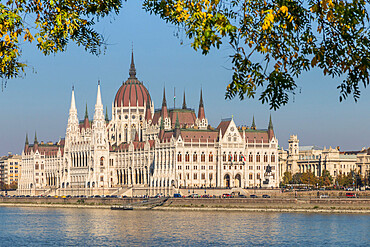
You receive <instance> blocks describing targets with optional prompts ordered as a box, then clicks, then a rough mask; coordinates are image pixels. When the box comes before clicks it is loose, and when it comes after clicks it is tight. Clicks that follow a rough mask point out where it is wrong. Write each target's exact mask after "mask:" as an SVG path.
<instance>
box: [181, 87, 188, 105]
mask: <svg viewBox="0 0 370 247" xmlns="http://www.w3.org/2000/svg"><path fill="white" fill-rule="evenodd" d="M186 108H187V107H186V100H185V90H184V101H183V102H182V109H186Z"/></svg>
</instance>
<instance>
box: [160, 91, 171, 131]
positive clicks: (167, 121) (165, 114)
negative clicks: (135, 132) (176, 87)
mask: <svg viewBox="0 0 370 247" xmlns="http://www.w3.org/2000/svg"><path fill="white" fill-rule="evenodd" d="M161 121H163V127H164V129H165V130H169V129H171V119H170V118H169V116H168V110H167V101H166V90H165V88H163V100H162V110H161ZM161 125H162V122H161Z"/></svg>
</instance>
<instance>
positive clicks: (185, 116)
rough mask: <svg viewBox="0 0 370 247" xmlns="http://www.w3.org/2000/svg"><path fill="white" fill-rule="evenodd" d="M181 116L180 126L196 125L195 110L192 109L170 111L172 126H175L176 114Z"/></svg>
mask: <svg viewBox="0 0 370 247" xmlns="http://www.w3.org/2000/svg"><path fill="white" fill-rule="evenodd" d="M177 114H178V116H179V123H180V128H183V127H185V125H187V126H192V125H195V120H196V116H195V112H194V111H192V110H172V111H170V119H171V126H172V128H175V124H176V116H177Z"/></svg>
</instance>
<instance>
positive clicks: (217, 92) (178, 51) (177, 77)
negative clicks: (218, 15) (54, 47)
mask: <svg viewBox="0 0 370 247" xmlns="http://www.w3.org/2000/svg"><path fill="white" fill-rule="evenodd" d="M140 2H141V1H128V2H127V3H124V7H123V9H122V11H121V13H120V14H119V15H118V16H111V17H109V18H106V19H105V20H103V21H102V22H100V23H99V24H98V26H97V29H98V30H99V31H100V32H102V33H103V34H104V35H105V37H106V38H107V39H108V43H109V45H108V47H107V50H106V52H105V55H101V56H99V57H96V56H93V55H90V54H88V53H87V52H85V51H84V50H83V48H81V47H76V46H74V45H73V44H71V45H70V46H69V47H68V49H67V51H66V52H64V53H59V54H57V55H52V56H47V57H45V56H43V55H42V54H41V53H40V52H39V51H37V49H36V48H35V47H33V46H25V47H24V48H23V59H24V60H25V61H26V62H27V63H28V65H29V68H28V69H27V70H26V75H25V76H24V78H22V79H14V80H9V81H8V83H7V87H6V88H5V89H4V91H3V92H0V105H1V107H0V114H1V116H2V117H1V119H2V121H1V125H0V126H1V128H0V155H5V154H6V153H7V152H13V153H18V154H19V153H21V150H22V148H23V146H24V141H25V134H26V133H28V134H29V138H30V141H31V142H33V138H34V133H35V131H37V135H38V139H39V141H41V140H43V141H53V142H55V141H57V140H58V139H59V137H64V135H65V129H66V125H67V118H68V110H69V104H70V96H71V88H72V85H74V86H75V94H76V103H77V109H78V115H79V118H80V119H82V118H83V116H84V112H85V105H86V103H87V104H88V110H89V116H90V118H92V117H93V111H94V104H95V99H96V90H97V81H98V80H100V81H101V89H102V98H103V104H104V105H107V106H108V112H109V115H110V113H111V105H112V101H113V100H114V96H115V94H116V92H117V90H118V88H119V87H120V86H121V84H122V82H123V81H125V80H126V79H127V77H128V70H129V66H130V55H131V46H132V42H133V44H134V54H135V64H136V69H137V77H138V78H139V80H141V81H143V82H144V85H145V86H146V87H147V88H148V90H149V92H150V94H151V96H152V99H153V100H154V104H155V107H156V108H159V107H160V105H161V100H162V91H163V87H164V86H165V87H166V93H167V94H166V95H167V102H168V105H169V107H173V90H174V87H176V95H177V103H176V105H177V106H180V104H181V102H182V94H183V91H184V90H186V96H187V104H188V107H192V108H195V109H198V104H199V93H200V88H201V87H202V88H203V97H204V102H205V111H206V117H207V118H208V120H209V123H210V124H211V125H212V126H217V125H218V123H219V121H220V119H221V118H226V117H231V116H232V115H234V120H235V122H236V123H237V124H238V125H248V126H250V125H251V122H252V117H253V115H254V116H255V120H256V124H257V127H258V128H267V126H268V118H269V114H270V112H271V114H272V118H273V124H274V128H275V133H276V136H277V138H278V140H279V144H280V145H281V146H283V147H285V148H286V147H287V146H288V145H287V141H288V139H289V136H290V135H291V134H297V135H298V138H299V139H300V144H301V145H313V144H315V145H318V146H322V147H324V146H327V147H329V146H340V147H341V149H342V150H359V149H361V148H362V147H365V146H369V143H370V141H369V137H370V130H369V128H368V123H369V122H370V109H369V107H368V106H369V105H370V97H369V96H370V95H369V92H368V90H364V91H363V92H362V96H361V98H360V100H359V102H358V103H354V101H353V100H352V99H348V100H347V101H345V102H342V103H339V100H338V96H339V92H338V90H337V89H336V86H337V85H338V84H339V83H340V80H339V79H338V80H333V79H331V78H329V77H324V76H323V75H322V73H321V72H320V71H317V70H313V71H310V72H307V73H304V74H302V76H301V77H300V78H299V79H298V85H299V88H300V93H298V94H297V95H296V96H295V98H294V100H293V99H291V101H290V103H289V104H288V105H287V106H283V107H282V108H281V109H279V110H277V111H270V110H269V107H268V105H262V104H261V103H260V101H258V100H257V99H248V100H244V101H240V100H239V99H238V98H235V99H233V100H225V99H224V95H225V88H226V85H227V84H228V83H229V82H230V80H231V75H232V71H231V70H230V68H231V60H230V58H229V55H230V54H232V50H231V48H230V47H229V46H228V45H227V44H226V45H224V46H222V47H221V49H219V50H216V49H214V50H213V51H212V52H211V53H210V54H209V55H207V56H203V55H202V54H201V53H200V52H195V51H194V50H193V49H192V48H191V47H190V41H189V40H186V39H185V37H184V40H183V42H184V43H183V45H181V44H180V42H181V37H182V36H183V35H181V33H180V34H179V36H180V37H175V35H174V33H175V32H176V30H177V29H176V28H175V27H173V26H171V25H169V24H167V23H165V22H164V21H162V20H160V19H159V18H158V17H156V16H150V15H149V14H148V13H146V12H145V11H144V10H142V9H141V6H140ZM298 92H299V90H298ZM257 98H258V97H257Z"/></svg>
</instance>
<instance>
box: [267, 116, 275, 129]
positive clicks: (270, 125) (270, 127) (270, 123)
mask: <svg viewBox="0 0 370 247" xmlns="http://www.w3.org/2000/svg"><path fill="white" fill-rule="evenodd" d="M268 129H269V130H272V129H274V126H273V125H272V120H271V113H270V122H269V127H268Z"/></svg>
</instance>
